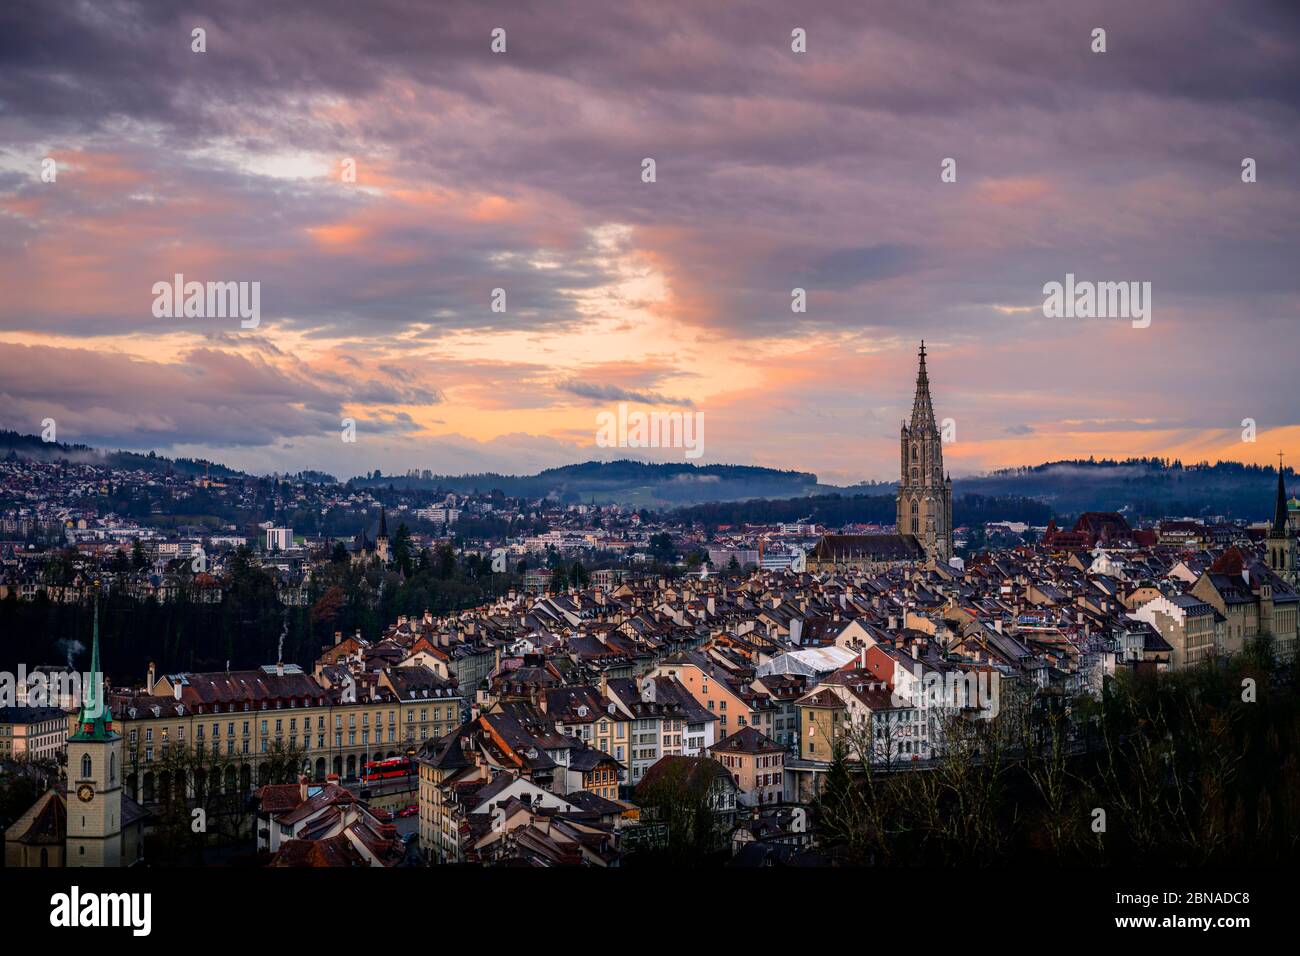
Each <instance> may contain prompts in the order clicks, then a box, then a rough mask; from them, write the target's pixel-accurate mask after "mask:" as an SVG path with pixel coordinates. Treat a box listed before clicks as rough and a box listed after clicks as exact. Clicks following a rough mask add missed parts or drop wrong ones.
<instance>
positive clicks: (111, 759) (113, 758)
mask: <svg viewBox="0 0 1300 956" xmlns="http://www.w3.org/2000/svg"><path fill="white" fill-rule="evenodd" d="M108 782H109V783H116V782H117V754H115V753H110V754H109V755H108Z"/></svg>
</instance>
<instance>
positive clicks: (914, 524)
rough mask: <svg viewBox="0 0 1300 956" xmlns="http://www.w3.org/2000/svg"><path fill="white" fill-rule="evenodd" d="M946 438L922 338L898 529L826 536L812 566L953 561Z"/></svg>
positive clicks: (903, 455) (903, 437)
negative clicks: (938, 419)
mask: <svg viewBox="0 0 1300 956" xmlns="http://www.w3.org/2000/svg"><path fill="white" fill-rule="evenodd" d="M942 438H943V436H942V435H941V434H940V432H939V427H938V424H937V423H936V422H935V418H934V404H933V403H932V402H931V400H930V376H929V373H928V372H927V371H926V367H925V342H924V341H922V342H921V353H920V364H919V367H918V369H917V373H916V395H915V396H914V397H913V399H912V419H911V421H910V422H903V427H902V431H901V434H900V436H899V444H900V459H899V477H898V500H897V506H896V512H895V519H896V522H895V533H894V534H828V535H823V536H822V539H821V540H820V541H818V542H817V546H816V547H815V548H814V549H813V551H812V553H811V554H810V555H809V556H808V570H809V571H831V570H843V569H846V568H861V569H863V570H878V569H881V568H886V567H890V566H892V565H897V564H907V563H910V562H913V561H925V560H929V561H934V562H936V563H938V564H947V563H948V561H949V559H950V558H951V557H952V478H950V477H948V476H947V475H946V474H945V473H944V470H943V440H942Z"/></svg>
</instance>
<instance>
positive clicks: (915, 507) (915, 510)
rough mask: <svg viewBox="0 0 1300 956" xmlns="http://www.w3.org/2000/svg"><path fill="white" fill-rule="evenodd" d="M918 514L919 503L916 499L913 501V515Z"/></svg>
mask: <svg viewBox="0 0 1300 956" xmlns="http://www.w3.org/2000/svg"><path fill="white" fill-rule="evenodd" d="M916 513H917V503H916V499H913V500H912V514H916Z"/></svg>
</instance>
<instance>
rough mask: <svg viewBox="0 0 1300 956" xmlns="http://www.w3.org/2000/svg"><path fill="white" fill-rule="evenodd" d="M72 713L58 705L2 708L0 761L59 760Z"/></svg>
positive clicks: (65, 743)
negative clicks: (69, 713)
mask: <svg viewBox="0 0 1300 956" xmlns="http://www.w3.org/2000/svg"><path fill="white" fill-rule="evenodd" d="M67 743H68V715H67V714H66V713H64V712H63V711H62V710H60V709H59V708H57V707H0V760H31V761H52V760H57V759H58V757H59V755H60V754H62V753H63V748H64V747H66V746H67Z"/></svg>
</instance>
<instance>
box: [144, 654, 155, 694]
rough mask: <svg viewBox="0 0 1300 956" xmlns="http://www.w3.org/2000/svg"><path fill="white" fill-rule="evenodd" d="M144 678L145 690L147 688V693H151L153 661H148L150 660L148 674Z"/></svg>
mask: <svg viewBox="0 0 1300 956" xmlns="http://www.w3.org/2000/svg"><path fill="white" fill-rule="evenodd" d="M145 680H146V681H147V683H146V684H145V690H147V691H148V692H149V693H151V694H152V693H153V684H154V663H153V661H150V662H149V676H148V677H146V678H145Z"/></svg>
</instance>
